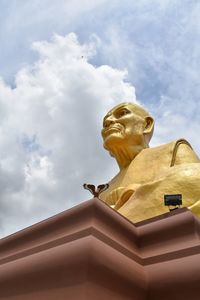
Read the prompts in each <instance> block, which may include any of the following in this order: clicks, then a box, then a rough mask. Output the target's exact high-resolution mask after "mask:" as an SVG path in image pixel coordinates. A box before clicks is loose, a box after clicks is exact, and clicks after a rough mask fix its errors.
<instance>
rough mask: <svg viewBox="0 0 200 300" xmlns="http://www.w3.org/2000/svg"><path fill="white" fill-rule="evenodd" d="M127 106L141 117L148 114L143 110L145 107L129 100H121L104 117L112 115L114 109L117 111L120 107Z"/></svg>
mask: <svg viewBox="0 0 200 300" xmlns="http://www.w3.org/2000/svg"><path fill="white" fill-rule="evenodd" d="M123 107H124V108H128V109H130V110H131V111H133V112H134V113H135V114H136V115H139V116H141V117H145V116H149V113H148V112H147V111H145V109H144V108H143V107H141V106H139V105H137V104H135V103H130V102H123V103H120V104H118V105H116V106H114V107H113V108H112V109H111V110H110V111H109V112H108V113H107V114H106V116H105V118H107V117H109V116H110V115H112V114H113V113H115V111H117V110H118V109H120V108H123Z"/></svg>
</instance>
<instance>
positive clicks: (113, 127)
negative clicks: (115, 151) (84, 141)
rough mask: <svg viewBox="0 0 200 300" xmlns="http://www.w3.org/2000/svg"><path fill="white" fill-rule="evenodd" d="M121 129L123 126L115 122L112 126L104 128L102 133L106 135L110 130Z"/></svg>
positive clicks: (117, 130)
mask: <svg viewBox="0 0 200 300" xmlns="http://www.w3.org/2000/svg"><path fill="white" fill-rule="evenodd" d="M122 130H123V126H122V125H121V124H119V125H118V124H116V125H112V126H109V127H108V128H105V129H104V130H103V131H104V134H105V135H107V134H110V133H112V132H120V131H122Z"/></svg>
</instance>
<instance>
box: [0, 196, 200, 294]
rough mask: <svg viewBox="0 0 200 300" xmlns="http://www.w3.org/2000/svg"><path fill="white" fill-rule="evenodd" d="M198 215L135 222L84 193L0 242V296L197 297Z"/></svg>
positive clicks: (175, 214)
mask: <svg viewBox="0 0 200 300" xmlns="http://www.w3.org/2000/svg"><path fill="white" fill-rule="evenodd" d="M199 232H200V220H199V219H198V218H196V217H195V216H194V215H193V214H192V213H191V212H190V211H189V210H187V209H185V208H182V209H179V210H176V211H174V212H171V213H167V214H164V215H161V216H159V217H155V218H153V219H149V220H147V221H143V222H140V223H137V224H133V223H131V222H129V221H128V220H127V219H125V218H124V217H122V216H121V215H119V214H118V213H117V212H115V211H114V210H112V209H111V208H110V207H108V206H107V205H106V204H104V203H103V202H101V201H100V200H99V199H92V200H89V201H87V202H84V203H82V204H80V205H78V206H76V207H74V208H72V209H69V210H67V211H65V212H63V213H60V214H58V215H56V216H54V217H52V218H50V219H47V220H45V221H43V222H40V223H38V224H35V225H33V226H31V227H29V228H27V229H24V230H22V231H20V232H18V233H16V234H14V235H11V236H8V237H6V238H4V239H2V240H1V241H0V299H6V300H11V299H12V300H25V299H26V300H31V299H45V300H51V299H56V300H64V299H65V300H66V299H69V300H79V299H84V300H86V299H87V300H103V299H105V300H110V299H115V300H122V299H130V300H144V299H145V300H146V299H148V300H149V299H150V300H161V299H162V300H179V299H180V300H198V299H200V240H199Z"/></svg>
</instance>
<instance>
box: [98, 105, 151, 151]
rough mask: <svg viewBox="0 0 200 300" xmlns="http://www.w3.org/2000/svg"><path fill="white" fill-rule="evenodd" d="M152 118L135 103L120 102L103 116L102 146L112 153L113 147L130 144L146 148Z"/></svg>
mask: <svg viewBox="0 0 200 300" xmlns="http://www.w3.org/2000/svg"><path fill="white" fill-rule="evenodd" d="M153 129H154V120H153V118H152V117H151V116H150V114H149V113H148V112H147V111H146V110H145V109H144V108H143V107H141V106H139V105H138V104H135V103H129V102H125V103H121V104H119V105H117V106H115V107H114V108H112V109H111V110H110V111H109V112H108V113H107V114H106V116H105V117H104V120H103V129H102V137H103V140H104V147H105V148H106V149H107V150H109V151H110V152H111V154H113V152H115V149H117V148H119V147H121V148H123V149H127V148H128V147H129V148H130V145H131V146H134V147H137V146H139V147H140V148H147V147H148V145H149V141H150V139H151V137H152V134H153Z"/></svg>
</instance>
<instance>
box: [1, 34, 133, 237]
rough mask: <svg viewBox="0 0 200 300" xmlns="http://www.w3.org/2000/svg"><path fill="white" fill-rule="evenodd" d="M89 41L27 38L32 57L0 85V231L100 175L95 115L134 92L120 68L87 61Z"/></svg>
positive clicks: (38, 214) (62, 201) (71, 199)
mask: <svg viewBox="0 0 200 300" xmlns="http://www.w3.org/2000/svg"><path fill="white" fill-rule="evenodd" d="M95 46H96V45H95V41H93V42H91V43H90V44H80V43H79V42H78V40H77V37H76V35H75V34H73V33H72V34H69V35H67V36H65V37H64V36H59V35H54V36H53V39H52V41H50V42H47V41H40V42H37V43H34V44H33V47H34V49H36V50H37V51H38V53H39V60H38V61H36V62H35V64H34V65H27V66H26V67H25V68H23V69H22V70H20V71H19V72H18V74H17V75H16V87H15V88H14V89H12V88H11V87H9V86H8V85H6V84H5V83H4V82H3V80H2V81H1V83H0V108H1V109H0V111H1V119H0V145H1V147H0V186H1V189H0V199H1V200H0V207H1V210H0V211H1V215H0V220H1V223H0V224H1V234H2V235H5V234H8V233H10V232H14V231H16V230H18V229H20V228H22V227H24V226H27V225H29V224H32V223H33V222H36V221H38V220H40V219H43V218H45V217H47V216H49V215H52V214H55V213H56V212H58V211H61V210H64V209H66V208H68V207H70V206H72V205H73V204H75V203H78V202H79V201H81V200H83V199H88V198H90V196H89V194H88V193H87V192H84V190H83V188H82V184H83V183H84V182H85V181H86V182H87V181H91V182H94V183H101V182H102V181H106V180H108V174H109V170H110V169H111V163H110V161H111V160H109V159H108V162H107V160H106V158H105V157H106V154H104V150H103V148H102V145H101V136H100V129H101V121H102V117H103V115H104V113H105V112H106V111H107V110H108V109H109V108H110V107H112V106H113V105H114V104H116V103H119V102H121V101H122V100H123V101H126V100H127V101H135V90H134V87H133V86H131V85H130V84H128V83H127V82H125V81H124V80H125V77H126V71H120V70H117V69H113V68H111V67H109V66H106V65H102V66H99V67H95V66H93V65H92V64H91V63H90V62H89V59H91V57H92V56H93V55H95ZM103 162H105V163H103Z"/></svg>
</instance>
